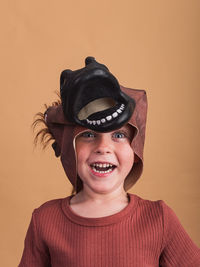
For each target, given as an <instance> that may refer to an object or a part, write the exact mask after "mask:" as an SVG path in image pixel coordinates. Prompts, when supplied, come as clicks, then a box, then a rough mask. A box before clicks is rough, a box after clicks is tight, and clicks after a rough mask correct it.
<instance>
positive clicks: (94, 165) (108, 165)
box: [92, 163, 113, 168]
mask: <svg viewBox="0 0 200 267" xmlns="http://www.w3.org/2000/svg"><path fill="white" fill-rule="evenodd" d="M92 167H100V168H108V167H113V165H112V164H111V163H93V164H92Z"/></svg>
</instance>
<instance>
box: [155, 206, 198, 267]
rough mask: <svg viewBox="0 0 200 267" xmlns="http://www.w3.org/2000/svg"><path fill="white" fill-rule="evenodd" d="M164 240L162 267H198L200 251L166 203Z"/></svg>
mask: <svg viewBox="0 0 200 267" xmlns="http://www.w3.org/2000/svg"><path fill="white" fill-rule="evenodd" d="M162 206H163V223H164V240H163V249H162V254H161V257H160V264H161V266H162V267H176V266H177V267H178V266H181V267H198V266H200V250H199V248H198V247H197V246H196V245H195V244H194V243H193V241H192V240H191V238H190V237H189V236H188V234H187V233H186V231H185V230H184V228H183V227H182V225H181V223H180V222H179V220H178V218H177V216H176V215H175V213H174V212H173V211H172V210H171V209H170V208H169V207H168V206H167V205H166V204H165V203H164V202H162Z"/></svg>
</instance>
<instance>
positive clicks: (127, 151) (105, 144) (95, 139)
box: [76, 125, 134, 193]
mask: <svg viewBox="0 0 200 267" xmlns="http://www.w3.org/2000/svg"><path fill="white" fill-rule="evenodd" d="M132 138H133V130H132V127H131V126H130V125H125V126H123V127H122V128H120V129H119V130H115V131H112V132H108V133H97V132H94V131H91V130H86V131H84V132H82V133H81V134H80V135H78V136H77V138H76V154H77V169H78V175H79V177H80V178H81V180H82V182H83V190H88V189H89V190H92V191H93V192H96V193H110V192H114V191H115V190H117V189H122V190H124V189H123V185H124V180H125V178H126V177H127V175H128V174H129V172H130V170H131V168H132V166H133V163H134V152H133V150H132V148H131V145H130V143H131V140H132Z"/></svg>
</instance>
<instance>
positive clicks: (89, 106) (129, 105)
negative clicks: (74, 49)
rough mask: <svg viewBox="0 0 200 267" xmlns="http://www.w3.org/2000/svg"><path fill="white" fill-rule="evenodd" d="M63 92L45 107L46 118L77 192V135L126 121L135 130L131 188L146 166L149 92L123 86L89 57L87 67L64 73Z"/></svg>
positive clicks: (57, 152) (113, 127) (127, 185)
mask: <svg viewBox="0 0 200 267" xmlns="http://www.w3.org/2000/svg"><path fill="white" fill-rule="evenodd" d="M60 95H61V104H59V105H56V106H51V107H49V108H48V109H47V110H46V112H45V121H46V125H47V127H48V130H49V132H50V134H51V135H52V136H53V138H54V139H55V142H54V143H53V144H52V147H53V149H54V151H55V155H56V156H57V157H59V156H60V158H61V162H62V165H63V167H64V170H65V172H66V175H67V177H68V178H69V180H70V182H71V183H72V185H73V186H74V188H75V189H76V192H78V191H80V190H81V181H80V178H79V177H78V174H77V167H76V166H77V162H76V151H75V139H76V137H77V136H78V135H79V134H80V133H81V132H83V131H85V130H86V129H91V130H93V131H96V132H110V131H114V130H116V129H119V128H121V127H122V126H123V125H125V124H127V123H128V124H130V125H131V126H132V129H133V132H134V137H133V139H132V141H131V147H132V149H133V151H134V154H135V162H134V164H133V167H132V169H131V171H130V173H129V175H128V176H127V177H126V179H125V183H124V188H125V190H128V189H129V188H130V187H131V186H132V185H133V184H134V183H135V182H136V181H137V180H138V178H139V177H140V175H141V173H142V169H143V149H144V140H145V127H146V114H147V98H146V92H145V91H144V90H137V89H130V88H125V87H123V86H121V85H120V84H119V82H118V80H117V79H116V78H115V76H114V75H113V74H112V73H111V72H110V71H109V70H108V68H107V67H106V66H105V65H103V64H100V63H98V62H97V61H96V60H95V59H94V58H93V57H87V58H86V59H85V67H84V68H82V69H78V70H75V71H72V70H64V71H63V72H62V73H61V76H60Z"/></svg>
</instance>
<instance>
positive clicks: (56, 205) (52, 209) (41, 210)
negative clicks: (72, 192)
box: [32, 196, 69, 224]
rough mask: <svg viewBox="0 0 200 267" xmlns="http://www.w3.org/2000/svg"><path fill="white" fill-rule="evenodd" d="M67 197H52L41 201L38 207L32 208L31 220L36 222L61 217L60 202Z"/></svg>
mask: <svg viewBox="0 0 200 267" xmlns="http://www.w3.org/2000/svg"><path fill="white" fill-rule="evenodd" d="M68 198H69V196H68V197H66V198H59V199H53V200H49V201H47V202H45V203H43V204H42V205H41V206H39V207H38V208H36V209H34V211H33V215H32V217H33V220H35V221H37V223H38V224H40V223H44V222H47V221H52V222H53V221H54V220H58V219H59V218H61V217H63V216H64V214H63V211H62V202H63V201H66V200H67V199H68Z"/></svg>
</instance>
